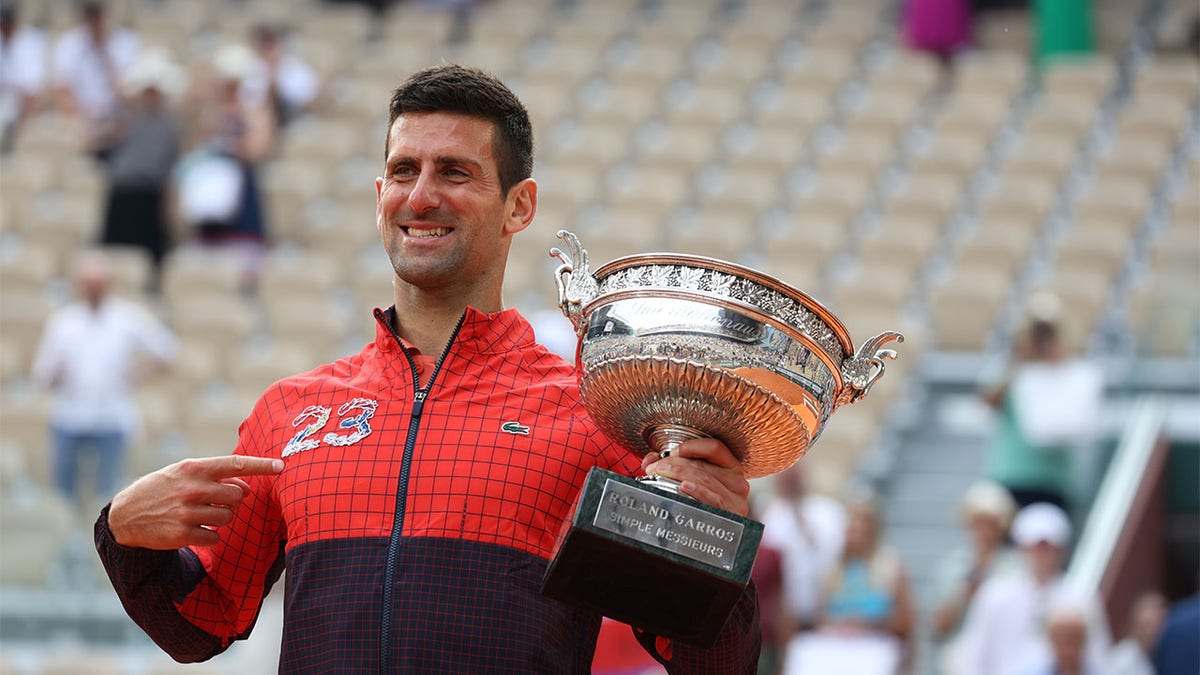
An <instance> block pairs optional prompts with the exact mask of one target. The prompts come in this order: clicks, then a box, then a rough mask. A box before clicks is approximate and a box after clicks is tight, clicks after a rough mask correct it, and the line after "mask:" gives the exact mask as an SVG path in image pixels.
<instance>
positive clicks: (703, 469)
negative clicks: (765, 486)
mask: <svg viewBox="0 0 1200 675" xmlns="http://www.w3.org/2000/svg"><path fill="white" fill-rule="evenodd" d="M647 473H648V474H649V475H656V476H662V477H664V478H670V479H672V480H675V481H678V482H680V483H683V482H685V481H686V482H691V483H694V484H696V485H702V486H706V487H707V488H708V489H709V490H713V491H719V492H721V493H723V494H728V495H729V498H730V499H733V498H736V499H744V498H745V497H746V496H747V495H749V494H750V482H749V481H747V480H746V477H745V476H744V475H743V474H742V468H741V465H738V466H735V467H732V468H724V467H720V466H717V465H715V464H712V463H710V462H708V461H705V460H702V459H686V458H683V457H667V458H666V459H663V460H660V461H658V462H655V463H654V464H653V465H652V466H650V467H649V469H648V471H647ZM726 501H728V500H727V499H726Z"/></svg>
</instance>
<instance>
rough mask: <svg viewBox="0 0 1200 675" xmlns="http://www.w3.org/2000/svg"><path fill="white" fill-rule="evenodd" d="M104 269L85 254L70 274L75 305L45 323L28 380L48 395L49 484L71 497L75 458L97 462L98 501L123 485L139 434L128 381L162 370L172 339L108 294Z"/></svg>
mask: <svg viewBox="0 0 1200 675" xmlns="http://www.w3.org/2000/svg"><path fill="white" fill-rule="evenodd" d="M110 280H111V271H110V267H109V263H108V260H107V258H106V257H105V255H104V254H103V253H101V252H100V251H88V252H85V253H84V254H83V255H82V256H81V257H80V261H79V265H78V270H77V282H78V285H79V293H80V296H81V297H80V299H79V300H78V301H76V302H73V303H71V304H69V305H67V306H65V307H63V308H62V309H60V310H58V311H57V312H56V313H55V314H53V315H52V316H51V317H50V319H49V321H48V322H47V325H46V329H45V331H44V333H43V335H42V340H41V344H40V345H39V346H38V351H37V355H36V357H35V358H34V362H33V373H32V375H33V380H34V381H35V382H36V383H38V384H40V385H42V386H44V387H47V388H49V389H50V390H51V391H52V392H53V394H54V405H53V409H52V411H51V418H50V425H51V431H52V436H53V451H54V462H53V466H54V481H55V485H56V487H57V488H58V489H59V490H60V491H61V492H62V493H63V495H64V496H66V497H68V498H69V499H76V498H77V497H78V493H77V487H78V485H77V484H78V480H79V477H78V473H79V465H80V460H81V459H82V457H83V456H85V454H86V453H88V452H89V451H90V452H91V454H92V455H94V456H95V458H96V462H97V472H96V490H97V495H96V496H97V497H101V498H104V499H107V498H108V497H111V496H112V494H113V492H115V490H116V489H117V488H118V487H119V486H120V485H119V484H120V482H121V481H122V480H124V476H123V475H122V474H123V469H124V467H123V465H124V459H125V450H126V447H127V445H128V442H129V440H130V439H131V438H132V437H133V436H134V435H135V434H137V433H138V432H139V431H140V428H141V427H140V417H139V414H138V409H137V403H136V401H135V400H134V397H133V386H134V381H135V377H136V376H137V375H138V374H140V373H141V372H143V371H145V370H146V369H147V367H155V366H163V365H167V364H169V363H170V362H171V361H172V360H173V358H174V356H175V352H176V349H177V345H176V339H175V336H174V335H173V334H172V333H171V332H170V331H169V330H168V329H167V328H166V326H164V325H163V324H162V323H161V322H159V321H158V319H156V318H155V317H154V316H153V315H152V314H151V313H150V312H149V311H147V310H146V309H145V308H143V307H141V306H139V305H137V304H135V303H133V302H131V301H128V300H124V299H121V298H115V297H112V296H111V295H110V294H109V286H110Z"/></svg>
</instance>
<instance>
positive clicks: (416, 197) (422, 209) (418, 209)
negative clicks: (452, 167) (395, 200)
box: [408, 171, 440, 214]
mask: <svg viewBox="0 0 1200 675" xmlns="http://www.w3.org/2000/svg"><path fill="white" fill-rule="evenodd" d="M439 204H440V200H439V198H438V190H437V180H436V178H435V176H434V175H432V174H430V173H429V172H424V171H423V172H421V176H420V177H419V178H417V182H416V183H414V184H413V188H412V191H411V192H409V193H408V206H409V208H411V209H412V210H413V212H414V213H418V214H420V213H427V212H429V211H431V210H433V209H436V208H437V207H438V205H439Z"/></svg>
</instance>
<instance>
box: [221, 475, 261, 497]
mask: <svg viewBox="0 0 1200 675" xmlns="http://www.w3.org/2000/svg"><path fill="white" fill-rule="evenodd" d="M220 482H221V483H224V484H225V485H236V486H238V487H239V488H241V489H242V492H244V493H246V494H250V493H251V492H253V490H251V489H250V484H249V483H247V482H246V481H244V480H242V479H241V478H222V479H221V481H220Z"/></svg>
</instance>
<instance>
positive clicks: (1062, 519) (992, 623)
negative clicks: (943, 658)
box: [958, 503, 1111, 675]
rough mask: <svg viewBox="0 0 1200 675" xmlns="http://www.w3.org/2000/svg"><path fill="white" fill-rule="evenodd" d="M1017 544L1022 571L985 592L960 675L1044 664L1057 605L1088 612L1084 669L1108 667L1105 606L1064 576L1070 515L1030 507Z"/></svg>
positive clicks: (966, 627) (972, 619)
mask: <svg viewBox="0 0 1200 675" xmlns="http://www.w3.org/2000/svg"><path fill="white" fill-rule="evenodd" d="M1012 538H1013V541H1014V542H1015V543H1016V544H1017V546H1019V547H1020V548H1021V553H1022V555H1023V558H1024V561H1023V562H1024V564H1023V566H1022V569H1020V570H1018V571H1015V572H1014V573H1012V574H1007V575H1003V576H997V577H993V578H992V579H989V580H988V581H985V582H984V584H983V586H982V587H980V589H979V592H978V593H977V594H976V596H975V600H974V601H973V602H972V603H971V606H970V608H969V609H968V610H967V617H966V620H965V622H964V623H963V628H962V633H961V636H960V638H959V643H958V645H959V646H958V665H959V671H958V672H959V673H960V674H961V675H1009V674H1024V673H1027V672H1028V669H1030V668H1033V667H1035V666H1036V665H1038V664H1041V663H1045V662H1046V661H1047V659H1048V658H1049V654H1050V652H1051V646H1050V644H1049V642H1048V640H1047V636H1046V633H1045V623H1044V620H1043V617H1045V616H1046V613H1047V610H1048V609H1049V608H1051V607H1053V606H1054V605H1055V603H1058V602H1067V601H1070V602H1077V603H1082V604H1083V606H1084V608H1085V609H1084V610H1083V611H1084V612H1085V615H1086V617H1087V618H1086V622H1087V644H1086V646H1085V648H1084V654H1085V661H1084V663H1085V665H1086V666H1087V667H1095V666H1096V665H1098V664H1102V663H1104V662H1105V661H1104V659H1105V658H1106V657H1107V655H1108V651H1109V647H1110V644H1111V634H1110V632H1109V628H1108V620H1107V619H1106V618H1105V615H1104V609H1103V607H1102V606H1101V604H1100V600H1099V598H1098V597H1096V595H1095V593H1090V592H1086V591H1083V590H1081V589H1076V588H1074V587H1073V586H1071V585H1070V584H1069V583H1067V582H1066V581H1065V579H1064V578H1063V574H1062V566H1063V563H1064V561H1065V559H1066V553H1067V545H1068V543H1069V542H1070V540H1071V523H1070V521H1069V520H1068V519H1067V514H1066V513H1064V512H1063V510H1062V509H1060V508H1058V507H1057V506H1054V505H1053V504H1046V503H1040V504H1033V505H1031V506H1026V507H1025V508H1023V509H1021V510H1020V512H1018V513H1017V517H1016V518H1015V519H1014V520H1013V525H1012ZM1084 672H1090V671H1084Z"/></svg>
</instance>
